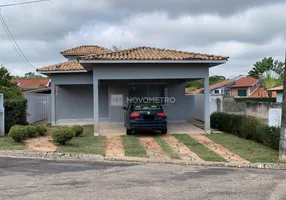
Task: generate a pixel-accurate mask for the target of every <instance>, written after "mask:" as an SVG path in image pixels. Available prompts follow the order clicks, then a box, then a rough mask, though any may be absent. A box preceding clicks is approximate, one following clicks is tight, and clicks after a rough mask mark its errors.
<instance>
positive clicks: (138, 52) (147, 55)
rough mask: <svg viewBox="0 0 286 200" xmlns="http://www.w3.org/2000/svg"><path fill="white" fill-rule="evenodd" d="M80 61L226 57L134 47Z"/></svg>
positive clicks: (220, 58)
mask: <svg viewBox="0 0 286 200" xmlns="http://www.w3.org/2000/svg"><path fill="white" fill-rule="evenodd" d="M80 60H222V61H223V60H228V57H226V56H216V55H210V54H201V53H193V52H186V51H176V50H169V49H159V48H152V47H136V48H131V49H125V50H120V51H113V52H110V53H103V54H93V55H87V56H82V57H80Z"/></svg>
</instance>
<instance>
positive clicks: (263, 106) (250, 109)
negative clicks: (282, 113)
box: [245, 102, 282, 119]
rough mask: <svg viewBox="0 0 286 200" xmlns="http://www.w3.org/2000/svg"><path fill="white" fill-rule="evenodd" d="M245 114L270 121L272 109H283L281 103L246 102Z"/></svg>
mask: <svg viewBox="0 0 286 200" xmlns="http://www.w3.org/2000/svg"><path fill="white" fill-rule="evenodd" d="M245 104H246V109H245V114H246V115H249V116H253V117H258V118H261V119H268V115H269V113H268V112H269V109H270V108H282V104H281V103H272V102H246V103H245Z"/></svg>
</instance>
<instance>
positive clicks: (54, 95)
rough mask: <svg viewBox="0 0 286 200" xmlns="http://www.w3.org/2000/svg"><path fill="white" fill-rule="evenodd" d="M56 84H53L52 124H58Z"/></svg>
mask: <svg viewBox="0 0 286 200" xmlns="http://www.w3.org/2000/svg"><path fill="white" fill-rule="evenodd" d="M56 87H57V86H56V85H55V84H54V83H53V82H52V85H51V117H52V119H51V120H52V121H51V122H52V126H53V125H55V124H56Z"/></svg>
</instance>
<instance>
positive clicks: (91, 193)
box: [0, 158, 286, 200]
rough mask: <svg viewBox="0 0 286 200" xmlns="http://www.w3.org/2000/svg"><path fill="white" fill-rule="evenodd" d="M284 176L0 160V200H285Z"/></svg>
mask: <svg viewBox="0 0 286 200" xmlns="http://www.w3.org/2000/svg"><path fill="white" fill-rule="evenodd" d="M285 181H286V172H285V171H275V170H272V171H271V170H265V169H264V170H259V169H235V168H231V169H229V168H207V167H192V166H179V165H166V164H150V163H147V164H146V163H145V164H138V163H114V162H82V161H81V162H75V161H65V162H63V161H48V160H32V159H11V158H0V183H1V184H0V199H1V200H2V199H5V200H6V199H15V200H34V199H35V200H38V199H41V200H46V199H53V200H58V199H68V200H79V199H104V200H106V199H108V200H117V199H121V200H129V199H131V200H133V199H136V200H143V199H144V200H145V199H154V200H157V199H158V200H159V199H162V200H163V199H164V200H165V199H176V200H177V199H178V200H181V199H200V200H201V199H206V200H208V199H212V200H216V199H236V200H240V199H243V200H245V199H251V200H252V199H253V200H266V199H283V198H284V199H285V197H286V190H284V188H285V184H286V182H285Z"/></svg>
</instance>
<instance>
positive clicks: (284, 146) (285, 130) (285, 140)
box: [279, 48, 286, 162]
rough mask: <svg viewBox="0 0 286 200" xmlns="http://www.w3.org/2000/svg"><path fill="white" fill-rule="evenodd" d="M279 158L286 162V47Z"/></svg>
mask: <svg viewBox="0 0 286 200" xmlns="http://www.w3.org/2000/svg"><path fill="white" fill-rule="evenodd" d="M279 160H280V161H282V162H286V48H285V63H284V81H283V103H282V120H281V132H280V144H279Z"/></svg>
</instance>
